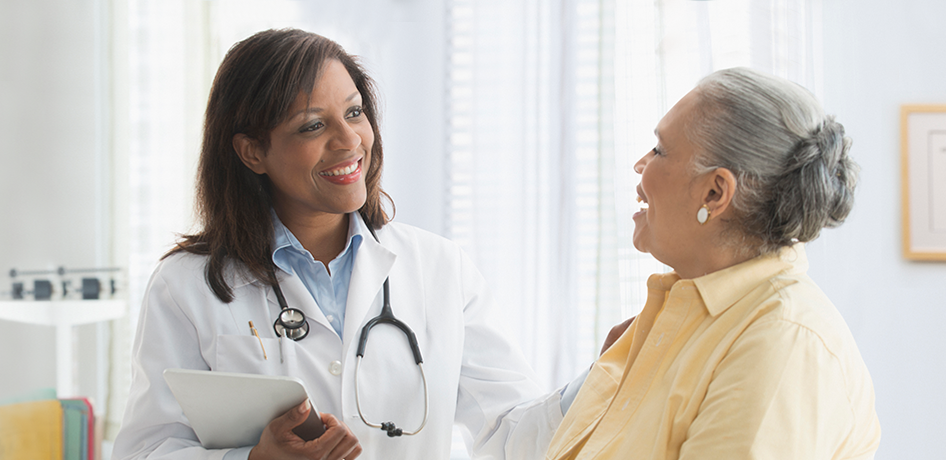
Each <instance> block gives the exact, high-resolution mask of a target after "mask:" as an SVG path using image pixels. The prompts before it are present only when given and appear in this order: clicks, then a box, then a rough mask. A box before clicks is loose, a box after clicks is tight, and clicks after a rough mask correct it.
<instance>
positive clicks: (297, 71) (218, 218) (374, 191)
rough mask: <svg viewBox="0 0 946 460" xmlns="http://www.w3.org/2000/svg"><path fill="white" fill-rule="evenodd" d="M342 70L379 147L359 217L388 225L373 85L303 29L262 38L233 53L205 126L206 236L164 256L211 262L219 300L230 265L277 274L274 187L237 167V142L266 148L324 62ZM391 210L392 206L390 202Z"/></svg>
mask: <svg viewBox="0 0 946 460" xmlns="http://www.w3.org/2000/svg"><path fill="white" fill-rule="evenodd" d="M333 59H334V60H337V61H339V62H341V63H342V65H344V66H345V69H346V70H347V71H348V74H349V75H350V76H351V78H352V80H353V81H354V82H355V87H356V88H357V89H358V91H359V92H360V93H361V96H362V111H363V113H364V114H365V116H366V117H367V119H368V121H369V122H370V123H371V130H372V131H373V132H374V144H373V145H372V146H371V164H370V166H369V168H368V173H367V174H366V175H365V186H366V188H367V200H366V201H365V204H364V206H362V208H361V209H360V212H361V213H362V215H363V216H364V218H365V220H366V221H367V223H368V225H371V226H372V227H373V228H381V227H382V226H383V225H384V224H386V223H387V222H388V220H389V219H388V216H387V214H386V213H385V211H384V208H383V206H382V198H384V199H385V200H387V201H388V202H389V203H390V202H391V200H390V197H388V195H387V194H386V193H384V191H383V190H381V167H382V163H383V155H382V151H381V133H380V132H379V129H378V112H377V108H378V107H377V103H378V102H377V97H376V95H375V91H374V82H373V81H372V80H371V78H369V77H368V75H366V74H365V71H364V69H363V68H362V67H361V65H359V64H358V62H357V61H356V59H355V58H354V56H352V55H350V54H348V53H346V52H345V50H343V49H342V47H341V46H339V45H338V44H337V43H335V42H333V41H332V40H329V39H327V38H325V37H322V36H320V35H316V34H313V33H310V32H305V31H302V30H298V29H281V30H267V31H263V32H259V33H257V34H255V35H253V36H252V37H249V38H247V39H245V40H243V41H241V42H239V43H237V44H236V45H234V46H233V47H232V48H230V51H228V52H227V55H226V57H224V59H223V62H222V63H221V64H220V68H219V69H218V70H217V76H216V77H215V78H214V82H213V87H212V88H211V90H210V98H209V100H208V102H207V113H206V117H205V120H204V139H203V145H202V147H201V151H200V161H199V165H198V171H197V193H196V202H197V203H196V205H197V216H198V219H199V222H200V224H201V227H202V230H201V231H200V232H198V233H195V234H193V235H184V236H183V237H182V239H181V241H180V242H178V244H177V246H176V247H175V248H174V249H172V250H171V251H170V252H168V253H167V254H165V255H164V257H168V256H170V255H172V254H175V253H178V252H181V251H186V252H190V253H194V254H201V255H207V256H209V257H208V259H207V266H206V269H205V278H206V280H207V284H208V285H209V286H210V289H211V290H213V292H214V294H215V295H216V296H217V298H219V299H220V300H221V301H223V302H226V303H229V302H232V301H233V290H232V288H231V287H230V285H229V284H227V281H226V279H225V278H224V276H223V271H224V269H225V268H226V266H227V264H228V263H236V264H242V265H243V266H244V267H246V269H247V270H248V271H249V274H250V275H251V276H253V277H255V278H257V279H260V280H265V281H266V282H267V283H268V284H273V283H275V281H276V280H275V275H274V274H273V272H272V239H273V225H272V218H271V214H270V209H271V207H272V194H271V189H272V185H271V183H270V181H269V178H268V176H266V175H257V174H256V173H254V172H253V171H251V170H250V169H249V168H247V167H246V165H244V164H243V162H242V161H240V158H239V157H238V156H237V153H236V151H235V150H234V148H233V136H234V135H236V134H238V133H242V134H245V135H246V136H248V137H249V138H251V139H253V140H255V141H257V142H259V143H260V145H261V146H262V148H263V149H264V150H265V149H268V148H269V142H270V138H269V136H270V133H271V132H272V130H273V129H274V128H275V127H276V126H277V125H279V124H280V123H281V122H283V121H284V120H285V119H286V117H287V116H288V111H289V107H290V106H291V105H292V103H293V102H294V101H295V100H296V98H297V97H298V96H299V94H300V93H305V94H307V95H310V94H312V90H313V85H314V83H315V82H316V81H318V78H319V76H320V75H321V74H322V71H323V69H324V68H325V66H326V62H328V61H330V60H333ZM392 204H393V203H392Z"/></svg>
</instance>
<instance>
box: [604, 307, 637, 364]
mask: <svg viewBox="0 0 946 460" xmlns="http://www.w3.org/2000/svg"><path fill="white" fill-rule="evenodd" d="M634 318H637V317H636V316H632V317H631V318H630V319H628V320H625V321H624V322H622V323H621V324H618V325H616V326H614V327H612V328H611V331H610V332H608V336H607V337H605V339H604V345H602V346H601V353H600V354H599V355H598V356H601V355H603V354H604V352H606V351H608V348H611V345H614V342H617V340H618V339H619V338H620V337H621V335H623V334H624V331H626V330H627V328H628V327H629V326H630V325H631V323H633V322H634Z"/></svg>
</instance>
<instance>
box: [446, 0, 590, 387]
mask: <svg viewBox="0 0 946 460" xmlns="http://www.w3.org/2000/svg"><path fill="white" fill-rule="evenodd" d="M448 14H449V20H448V24H449V30H448V40H449V46H448V53H449V59H448V77H447V78H448V82H447V87H448V98H447V118H448V125H447V126H448V133H447V135H448V150H449V160H448V162H447V169H448V170H447V175H448V177H449V190H448V196H447V216H448V222H447V226H446V228H447V229H448V236H449V237H450V238H452V239H454V240H455V241H457V242H458V243H460V244H461V245H462V246H463V247H464V248H465V250H466V251H467V252H468V253H470V254H471V255H472V257H473V258H474V259H475V261H476V264H477V266H478V267H479V269H480V270H481V271H482V272H483V273H484V275H485V276H486V278H487V279H488V281H489V284H490V287H491V288H492V289H493V292H494V294H495V295H496V297H497V299H498V300H499V303H500V304H501V305H502V307H503V308H504V309H505V311H506V312H508V313H507V314H508V318H509V321H508V323H509V325H510V326H512V329H514V330H515V331H516V336H517V338H518V340H519V342H520V345H521V346H522V348H523V350H524V351H525V353H526V355H527V356H528V357H529V358H531V360H532V361H533V363H534V366H535V368H536V369H537V370H539V372H540V377H541V378H542V380H543V383H544V384H546V385H548V386H549V387H551V386H555V385H560V384H563V383H565V382H566V381H568V380H570V378H571V377H572V376H573V375H574V374H575V373H576V372H577V371H578V370H579V369H580V368H581V367H582V366H586V365H587V364H588V363H590V362H591V358H593V356H594V354H593V353H591V352H589V350H591V349H593V348H594V335H595V334H594V332H593V327H594V305H595V303H596V296H597V294H598V290H597V289H596V288H595V284H596V282H595V279H596V274H597V272H598V270H599V267H598V260H597V255H598V254H599V247H598V238H597V235H598V233H599V231H600V227H601V219H600V215H601V212H600V209H599V200H598V195H599V193H600V190H599V189H600V187H599V169H600V167H601V164H600V158H599V155H598V152H599V137H600V136H599V132H598V131H599V128H600V120H599V103H598V96H599V89H598V86H599V82H600V71H599V64H600V49H599V47H600V38H601V35H600V17H601V14H600V5H599V2H598V1H584V0H527V1H521V2H508V1H505V0H477V1H473V0H453V1H451V2H450V7H449V8H448ZM579 350H580V351H579ZM576 351H578V352H577V353H576Z"/></svg>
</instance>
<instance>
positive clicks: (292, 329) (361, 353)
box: [273, 219, 430, 438]
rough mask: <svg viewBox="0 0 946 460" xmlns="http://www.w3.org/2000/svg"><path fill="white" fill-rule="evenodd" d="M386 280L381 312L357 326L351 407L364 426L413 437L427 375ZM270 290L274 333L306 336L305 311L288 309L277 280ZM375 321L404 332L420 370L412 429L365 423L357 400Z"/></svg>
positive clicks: (296, 337)
mask: <svg viewBox="0 0 946 460" xmlns="http://www.w3.org/2000/svg"><path fill="white" fill-rule="evenodd" d="M364 221H365V225H366V226H367V227H368V231H369V232H371V236H373V237H374V239H375V241H377V242H378V243H379V244H380V243H381V240H379V239H378V235H377V234H375V232H374V229H373V228H371V224H369V223H368V220H367V219H364ZM273 280H274V281H275V280H276V277H275V276H273ZM388 281H389V278H385V279H384V288H383V289H384V303H383V304H382V307H381V314H380V315H378V316H375V317H374V318H371V319H370V320H368V322H367V323H366V324H365V326H364V327H362V328H361V338H359V339H358V350H357V352H356V356H357V361H355V407H357V409H358V416H359V417H361V421H362V422H365V425H368V426H370V427H372V428H380V429H381V430H383V431H385V432H387V434H388V436H389V437H392V438H393V437H395V436H401V435H405V434H406V435H409V436H413V435H415V434H417V433H420V430H422V429H424V426H425V425H427V414H428V409H429V405H430V397H429V396H428V394H427V375H426V374H425V373H424V358H423V357H421V354H420V347H419V346H417V337H416V336H415V335H414V331H412V330H411V328H410V326H408V325H407V324H405V323H404V322H402V321H401V320H399V319H397V318H395V317H394V312H393V311H392V310H391V299H390V288H389V287H388V285H389V282H388ZM273 291H274V292H275V293H276V299H277V300H278V301H279V308H280V309H281V310H280V312H279V316H278V317H277V318H276V321H275V322H274V323H273V330H274V331H275V332H276V335H277V336H278V337H287V338H289V339H292V340H295V341H298V340H302V339H304V338H305V337H306V336H307V335H309V321H308V320H307V319H306V317H305V313H303V312H302V310H299V309H298V308H289V305H288V304H287V303H286V298H285V297H284V296H283V294H282V289H281V288H280V287H279V281H275V282H274V284H273ZM378 324H390V325H392V326H395V327H397V328H398V329H400V330H401V331H402V332H404V335H405V336H407V342H408V343H409V344H410V346H411V352H412V353H413V354H414V362H415V363H416V364H417V367H418V368H419V369H420V377H421V380H423V382H424V419H423V420H422V421H421V423H420V426H419V427H418V428H417V429H416V430H414V431H404V430H402V429H400V428H398V427H397V425H395V424H394V422H382V423H372V422H369V421H368V419H367V418H365V414H364V413H363V412H362V411H361V400H360V398H359V396H358V369H359V368H360V367H361V360H362V358H364V357H365V347H366V346H367V345H368V334H369V333H370V332H371V329H372V328H373V327H375V326H377V325H378Z"/></svg>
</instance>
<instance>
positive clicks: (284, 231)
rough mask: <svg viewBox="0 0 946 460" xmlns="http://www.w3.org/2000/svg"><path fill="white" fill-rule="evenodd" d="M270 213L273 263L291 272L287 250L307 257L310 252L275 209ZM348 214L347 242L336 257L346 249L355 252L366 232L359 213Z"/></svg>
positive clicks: (343, 254)
mask: <svg viewBox="0 0 946 460" xmlns="http://www.w3.org/2000/svg"><path fill="white" fill-rule="evenodd" d="M270 214H271V215H272V218H273V244H272V247H273V263H274V264H275V265H276V266H277V267H279V268H280V269H281V270H283V271H284V272H286V273H289V274H292V273H293V270H292V265H291V264H290V262H289V253H288V251H292V252H296V253H299V254H303V255H305V256H306V257H308V258H309V259H311V258H312V254H310V253H309V251H307V250H306V249H305V247H303V246H302V243H300V242H299V240H298V239H297V238H296V236H295V235H293V234H292V232H291V231H289V228H288V227H286V226H285V225H284V224H283V223H282V221H281V220H279V216H277V215H276V211H275V210H270ZM348 216H349V217H348V218H349V220H348V237H347V238H346V241H347V242H346V243H345V249H343V250H342V252H341V253H339V255H338V256H337V257H336V258H339V257H343V256H345V255H346V254H347V253H348V251H352V252H357V251H358V248H359V247H360V246H361V242H362V240H364V238H365V234H367V233H368V227H367V226H366V225H365V223H364V222H363V221H362V220H361V215H360V214H359V213H357V212H351V213H348Z"/></svg>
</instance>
